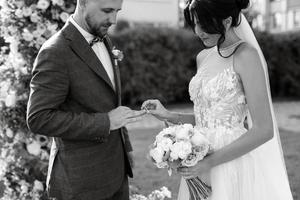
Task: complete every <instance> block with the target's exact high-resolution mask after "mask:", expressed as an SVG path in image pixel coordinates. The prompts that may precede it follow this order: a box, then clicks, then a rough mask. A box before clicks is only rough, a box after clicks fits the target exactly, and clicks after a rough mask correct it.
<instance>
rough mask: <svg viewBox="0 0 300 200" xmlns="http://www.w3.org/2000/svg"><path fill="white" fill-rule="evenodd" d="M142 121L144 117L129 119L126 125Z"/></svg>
mask: <svg viewBox="0 0 300 200" xmlns="http://www.w3.org/2000/svg"><path fill="white" fill-rule="evenodd" d="M142 119H143V118H142V117H132V118H127V119H126V124H130V123H134V122H137V121H140V120H142Z"/></svg>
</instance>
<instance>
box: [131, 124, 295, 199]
mask: <svg viewBox="0 0 300 200" xmlns="http://www.w3.org/2000/svg"><path fill="white" fill-rule="evenodd" d="M159 131H160V129H159V128H156V129H139V130H131V131H130V137H131V141H132V144H133V148H134V151H135V158H136V168H135V169H134V179H131V180H130V184H132V185H134V186H137V187H138V188H139V189H140V193H142V194H144V195H148V194H149V193H150V192H151V191H153V190H154V189H159V188H161V187H162V186H167V187H168V188H169V189H170V190H171V192H172V197H173V198H172V199H174V200H175V199H177V191H178V188H179V180H180V178H179V177H178V175H172V176H171V177H169V176H168V173H167V171H166V170H165V169H157V168H156V167H155V166H154V165H153V164H152V163H151V161H150V160H149V159H147V153H148V150H149V146H150V144H151V143H152V142H153V140H154V137H155V135H156V134H157V133H158V132H159ZM280 136H281V141H282V146H283V151H284V156H285V161H286V166H287V171H288V175H289V180H290V185H291V189H292V192H293V196H294V200H300V173H299V172H300V145H299V144H300V133H298V132H294V131H288V130H284V129H280Z"/></svg>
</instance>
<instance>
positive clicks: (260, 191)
mask: <svg viewBox="0 0 300 200" xmlns="http://www.w3.org/2000/svg"><path fill="white" fill-rule="evenodd" d="M248 4H249V0H189V1H188V2H187V7H186V9H185V12H184V14H185V20H186V23H187V24H188V25H189V26H191V27H192V29H193V30H194V32H195V33H196V34H197V36H199V37H200V39H201V40H202V41H203V43H204V45H205V46H206V47H207V48H206V49H205V50H203V51H201V52H200V53H199V54H198V56H197V73H196V75H195V76H194V77H193V78H192V80H191V81H190V84H189V93H190V98H191V100H192V101H193V103H194V113H193V114H185V113H176V112H171V111H169V110H167V109H166V108H165V107H164V106H163V105H162V104H161V103H160V102H159V101H158V100H147V101H145V102H144V103H143V105H142V108H147V109H151V110H149V112H150V113H151V114H152V115H154V116H155V117H157V118H159V119H161V120H167V121H169V122H171V123H192V124H194V125H195V126H196V127H199V128H206V130H207V133H206V137H207V138H208V139H209V141H210V142H211V144H212V146H213V149H214V152H213V153H212V154H210V155H209V156H207V157H205V158H204V159H203V160H202V161H200V162H199V163H198V164H197V165H196V166H194V167H189V168H187V167H185V168H180V169H178V171H179V173H180V174H181V175H182V177H183V178H182V180H181V184H180V189H179V194H178V199H179V200H188V199H189V198H190V194H189V190H188V188H187V185H186V183H185V181H184V179H189V178H193V177H197V176H202V175H205V174H206V175H209V179H210V184H211V187H212V194H211V196H210V197H209V199H210V200H271V199H272V200H292V199H293V197H292V194H291V191H290V186H289V182H288V177H287V172H286V168H285V163H284V159H283V154H282V148H281V144H280V137H279V134H278V128H277V123H276V121H275V117H274V111H273V106H272V103H271V102H272V101H271V95H270V88H269V87H270V86H269V80H268V73H267V66H266V61H265V58H264V56H263V54H262V52H261V49H260V47H259V46H258V43H257V41H256V39H255V37H254V34H253V32H252V30H251V28H250V26H249V24H248V23H247V21H246V19H245V18H244V16H243V15H241V10H242V9H245V8H247V6H248ZM246 122H247V123H246ZM246 124H247V125H246Z"/></svg>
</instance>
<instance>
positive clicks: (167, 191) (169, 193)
mask: <svg viewBox="0 0 300 200" xmlns="http://www.w3.org/2000/svg"><path fill="white" fill-rule="evenodd" d="M161 192H162V194H163V195H164V196H165V197H167V198H169V199H170V198H171V197H172V195H171V192H170V190H168V188H167V187H165V186H164V187H162V188H161Z"/></svg>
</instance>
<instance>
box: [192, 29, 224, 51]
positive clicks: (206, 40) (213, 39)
mask: <svg viewBox="0 0 300 200" xmlns="http://www.w3.org/2000/svg"><path fill="white" fill-rule="evenodd" d="M195 33H196V34H197V35H198V37H199V38H200V39H201V40H202V42H203V44H204V45H205V46H207V47H213V46H216V45H217V43H218V40H219V38H220V36H221V35H220V34H211V33H206V32H204V31H203V30H202V28H201V25H200V24H199V23H196V24H195Z"/></svg>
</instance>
